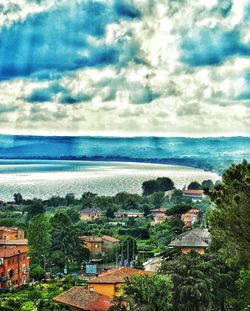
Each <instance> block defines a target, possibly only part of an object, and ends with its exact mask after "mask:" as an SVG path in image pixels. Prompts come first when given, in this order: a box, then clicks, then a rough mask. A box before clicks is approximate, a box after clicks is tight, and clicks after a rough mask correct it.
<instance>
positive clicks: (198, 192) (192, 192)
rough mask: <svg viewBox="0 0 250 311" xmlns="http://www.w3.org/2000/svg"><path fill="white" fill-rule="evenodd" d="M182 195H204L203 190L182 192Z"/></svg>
mask: <svg viewBox="0 0 250 311" xmlns="http://www.w3.org/2000/svg"><path fill="white" fill-rule="evenodd" d="M182 192H183V193H184V194H194V195H202V194H203V193H204V191H203V190H191V189H190V190H183V191H182Z"/></svg>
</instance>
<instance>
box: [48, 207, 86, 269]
mask: <svg viewBox="0 0 250 311" xmlns="http://www.w3.org/2000/svg"><path fill="white" fill-rule="evenodd" d="M51 224H52V233H51V237H52V251H60V252H62V253H63V254H64V257H65V259H66V262H70V261H77V262H79V263H81V262H83V261H84V260H87V259H88V258H89V250H88V249H87V248H85V247H83V244H82V241H81V240H80V238H79V235H78V232H77V230H76V228H75V227H74V226H73V224H72V222H71V220H70V218H69V216H68V215H67V214H66V213H65V212H57V213H56V214H55V216H54V217H53V218H52V219H51Z"/></svg>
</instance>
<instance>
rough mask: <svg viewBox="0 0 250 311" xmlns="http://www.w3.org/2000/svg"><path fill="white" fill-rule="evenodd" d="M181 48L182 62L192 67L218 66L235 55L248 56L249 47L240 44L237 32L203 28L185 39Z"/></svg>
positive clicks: (249, 52) (249, 53)
mask: <svg viewBox="0 0 250 311" xmlns="http://www.w3.org/2000/svg"><path fill="white" fill-rule="evenodd" d="M181 48H182V57H181V59H182V61H183V62H185V63H186V64H188V65H190V66H193V67H196V66H213V65H219V64H222V63H223V62H224V61H225V60H227V59H229V58H231V57H234V56H236V55H240V56H250V46H247V45H245V44H243V43H241V41H240V35H239V32H238V31H231V32H223V31H222V30H220V29H219V28H213V29H210V28H205V29H203V30H201V31H200V32H199V33H198V34H196V35H195V36H194V37H191V38H185V39H184V40H183V42H182V45H181Z"/></svg>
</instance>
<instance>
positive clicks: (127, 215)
mask: <svg viewBox="0 0 250 311" xmlns="http://www.w3.org/2000/svg"><path fill="white" fill-rule="evenodd" d="M114 216H115V218H118V219H119V218H143V217H144V213H143V212H138V211H121V212H115V213H114Z"/></svg>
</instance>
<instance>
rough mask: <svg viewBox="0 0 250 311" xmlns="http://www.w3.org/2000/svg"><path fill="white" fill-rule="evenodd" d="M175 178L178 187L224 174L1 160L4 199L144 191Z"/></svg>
mask: <svg viewBox="0 0 250 311" xmlns="http://www.w3.org/2000/svg"><path fill="white" fill-rule="evenodd" d="M161 176H165V177H169V178H171V179H172V180H173V181H174V183H175V186H176V187H177V188H183V187H184V186H185V185H188V184H189V183H190V182H191V181H194V180H196V181H199V182H201V181H203V180H205V179H211V180H213V181H216V180H218V179H220V177H219V176H218V175H217V174H216V173H211V172H207V171H204V170H201V169H195V168H192V167H185V166H176V165H162V164H148V163H127V162H99V161H61V160H0V200H5V201H6V200H13V194H14V193H16V192H20V193H21V194H22V195H23V197H24V198H25V199H28V198H34V197H37V198H42V199H46V198H49V197H51V196H52V195H59V196H65V195H66V194H67V193H69V192H73V193H75V195H76V197H80V196H81V195H82V193H83V192H86V191H91V192H94V193H98V194H99V195H115V194H116V193H118V192H122V191H126V192H130V193H138V194H141V185H142V183H143V182H144V181H146V180H149V179H154V178H157V177H161Z"/></svg>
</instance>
